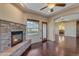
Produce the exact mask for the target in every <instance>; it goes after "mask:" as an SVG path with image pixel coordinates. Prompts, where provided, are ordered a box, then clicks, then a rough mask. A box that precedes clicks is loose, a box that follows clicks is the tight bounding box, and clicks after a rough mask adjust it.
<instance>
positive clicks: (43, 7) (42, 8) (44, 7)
mask: <svg viewBox="0 0 79 59" xmlns="http://www.w3.org/2000/svg"><path fill="white" fill-rule="evenodd" d="M47 7H48V6H45V7H43V8H41V9H40V10H43V9H45V8H47Z"/></svg>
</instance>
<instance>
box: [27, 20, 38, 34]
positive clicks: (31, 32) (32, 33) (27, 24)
mask: <svg viewBox="0 0 79 59" xmlns="http://www.w3.org/2000/svg"><path fill="white" fill-rule="evenodd" d="M28 21H29V22H30V21H31V22H37V23H38V28H36V29H38V31H37V32H35V33H33V32H28V24H27V34H28V35H34V34H36V35H37V34H38V32H39V20H34V19H27V22H28ZM29 29H31V28H29ZM32 29H34V28H32Z"/></svg>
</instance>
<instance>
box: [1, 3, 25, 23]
mask: <svg viewBox="0 0 79 59" xmlns="http://www.w3.org/2000/svg"><path fill="white" fill-rule="evenodd" d="M0 19H2V20H7V21H12V22H16V23H22V24H23V20H24V16H23V13H22V12H21V11H20V10H19V9H17V8H16V7H14V6H13V5H11V4H7V3H5V4H3V3H2V4H0Z"/></svg>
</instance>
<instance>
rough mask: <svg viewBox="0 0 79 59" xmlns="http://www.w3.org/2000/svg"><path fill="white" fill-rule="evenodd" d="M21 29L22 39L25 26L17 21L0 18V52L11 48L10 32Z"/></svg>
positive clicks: (24, 34) (24, 38)
mask: <svg viewBox="0 0 79 59" xmlns="http://www.w3.org/2000/svg"><path fill="white" fill-rule="evenodd" d="M12 31H23V41H25V40H26V26H25V25H23V24H19V23H13V22H9V21H4V20H0V52H3V51H5V50H7V49H9V48H11V32H12Z"/></svg>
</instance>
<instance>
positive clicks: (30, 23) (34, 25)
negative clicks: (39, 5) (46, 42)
mask: <svg viewBox="0 0 79 59" xmlns="http://www.w3.org/2000/svg"><path fill="white" fill-rule="evenodd" d="M38 27H39V22H38V21H34V20H27V32H28V34H36V33H38V30H39V28H38Z"/></svg>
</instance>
